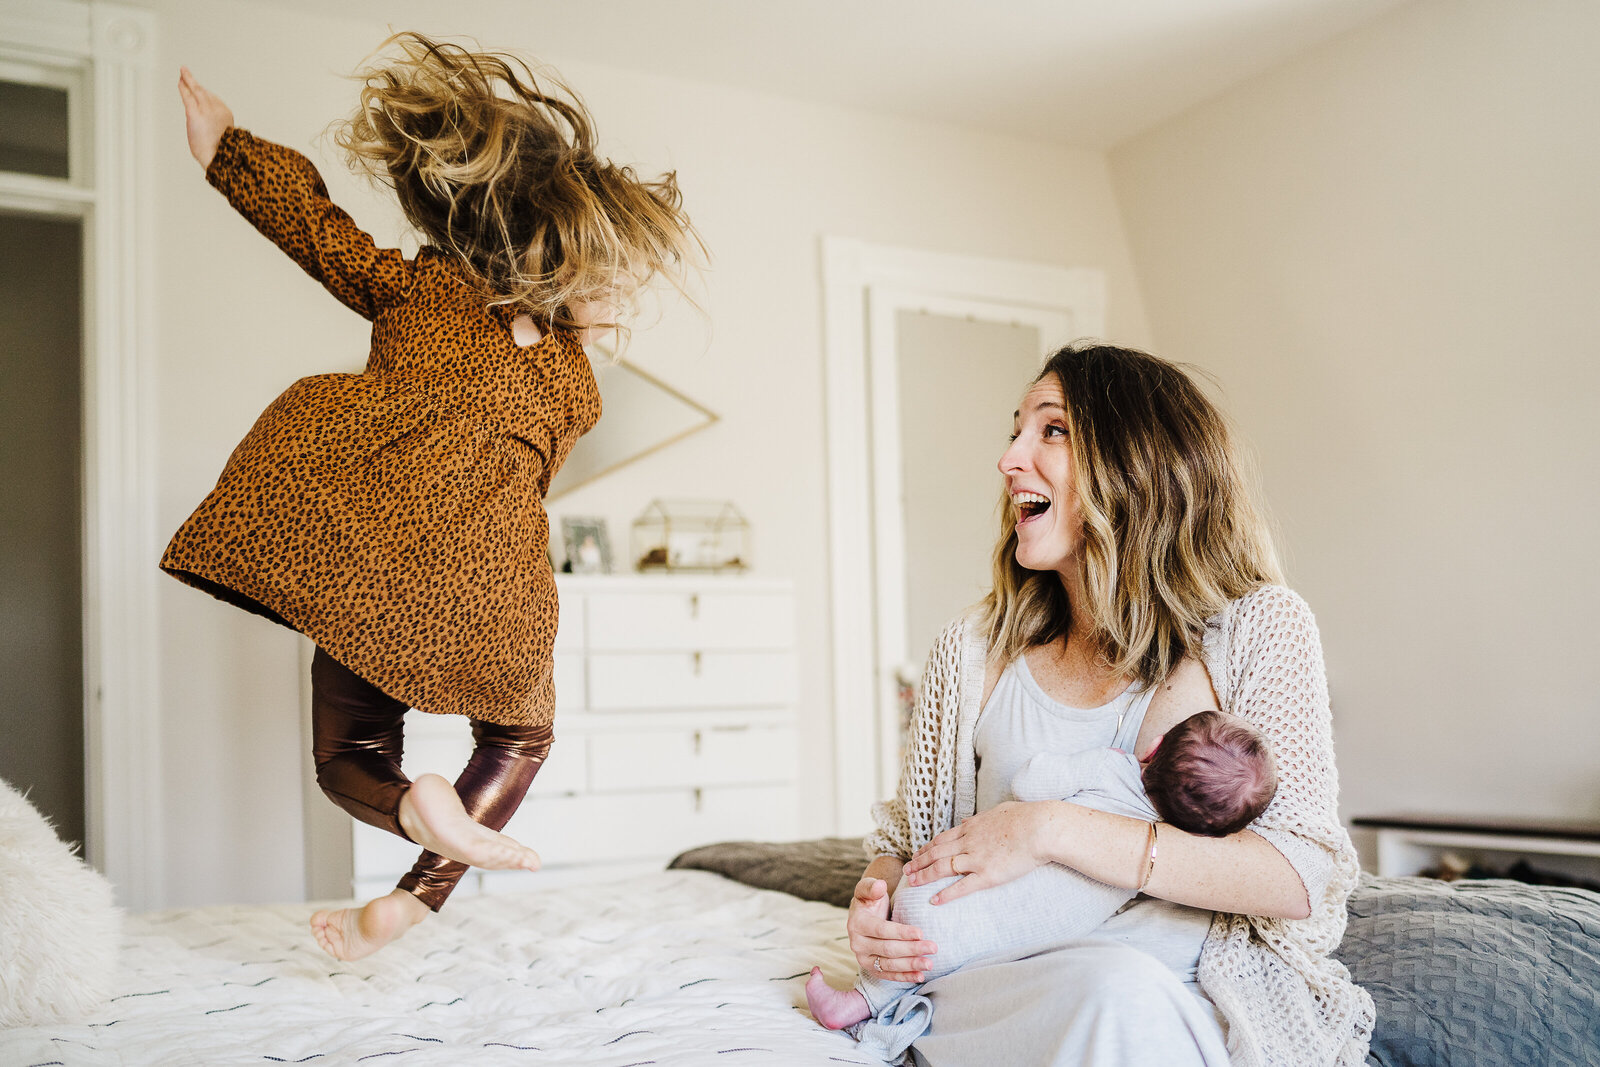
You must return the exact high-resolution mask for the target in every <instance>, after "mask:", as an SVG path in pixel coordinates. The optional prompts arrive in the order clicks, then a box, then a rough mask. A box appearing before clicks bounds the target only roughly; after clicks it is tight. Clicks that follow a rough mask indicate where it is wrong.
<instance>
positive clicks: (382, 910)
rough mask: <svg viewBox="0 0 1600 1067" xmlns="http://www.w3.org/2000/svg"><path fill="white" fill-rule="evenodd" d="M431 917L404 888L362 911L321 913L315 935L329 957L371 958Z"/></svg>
mask: <svg viewBox="0 0 1600 1067" xmlns="http://www.w3.org/2000/svg"><path fill="white" fill-rule="evenodd" d="M427 915H428V906H427V905H426V904H424V903H423V902H422V901H420V900H418V899H417V898H416V897H415V896H413V895H411V894H410V893H407V892H406V891H405V890H404V889H396V890H394V891H393V892H391V893H390V894H389V895H388V896H386V897H379V898H377V899H376V900H371V901H368V902H367V905H366V906H365V907H362V908H340V909H339V910H338V911H319V912H317V913H316V914H315V915H313V916H311V933H312V935H313V936H314V937H316V939H317V944H319V945H321V946H322V950H323V951H324V952H326V953H327V954H328V955H330V956H333V957H334V958H336V959H341V960H359V959H360V958H361V957H363V956H370V955H372V954H373V953H374V952H376V951H378V950H379V949H380V948H382V947H383V946H384V945H387V944H388V943H389V942H391V941H393V940H394V939H395V938H397V937H399V936H400V935H401V934H403V933H405V932H406V931H407V930H409V929H411V928H412V927H413V926H415V925H417V923H419V922H421V921H422V920H423V919H425V918H426V917H427Z"/></svg>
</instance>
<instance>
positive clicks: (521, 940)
mask: <svg viewBox="0 0 1600 1067" xmlns="http://www.w3.org/2000/svg"><path fill="white" fill-rule="evenodd" d="M312 910H313V909H312V907H311V905H284V906H277V907H223V908H204V909H189V910H181V911H169V912H157V913H152V914H149V915H141V916H133V917H130V918H129V920H128V922H127V929H126V935H125V945H124V949H123V953H122V963H123V974H122V978H121V992H120V994H119V996H118V997H117V999H115V1000H113V1001H112V1002H111V1004H110V1005H109V1006H108V1007H107V1008H106V1009H105V1011H103V1012H102V1013H101V1014H100V1015H98V1016H96V1017H95V1018H94V1019H93V1020H91V1021H89V1022H88V1023H86V1024H84V1025H77V1026H54V1027H42V1028H34V1029H18V1030H8V1031H0V1064H3V1065H4V1067H33V1065H41V1064H60V1065H64V1067H77V1065H79V1064H84V1065H98V1064H160V1065H163V1067H166V1065H179V1064H196V1065H204V1067H211V1065H215V1064H242V1063H251V1064H267V1063H313V1064H317V1065H319V1067H320V1065H325V1064H347V1063H367V1064H395V1065H404V1067H413V1065H421V1064H451V1065H454V1064H462V1063H470V1064H485V1065H487V1064H518V1065H528V1067H566V1065H569V1064H570V1065H576V1064H582V1065H585V1067H624V1065H635V1064H660V1065H669V1064H718V1065H728V1067H740V1065H746V1064H753V1065H763V1067H765V1065H777V1064H817V1065H829V1064H834V1063H855V1064H873V1065H878V1064H881V1063H882V1062H883V1061H881V1060H879V1059H877V1058H876V1057H873V1056H870V1055H868V1054H865V1053H863V1052H860V1051H858V1050H857V1048H856V1045H855V1042H853V1041H852V1040H850V1038H848V1037H846V1036H845V1035H843V1034H839V1033H830V1032H829V1031H826V1030H824V1029H823V1028H822V1027H820V1026H818V1025H817V1024H816V1023H815V1022H813V1021H812V1020H811V1017H810V1016H809V1015H807V1014H806V1013H805V1011H804V1005H805V994H804V990H803V988H802V986H803V984H804V981H805V976H806V974H807V972H808V971H809V969H810V967H811V965H812V964H813V963H818V962H820V963H821V964H822V965H823V970H824V971H825V972H826V973H827V974H828V975H829V977H830V978H831V979H833V980H834V981H835V982H836V983H844V982H846V981H847V980H848V979H850V978H851V977H853V975H854V969H855V968H854V963H853V961H852V959H851V957H850V955H849V951H848V948H847V947H846V944H845V941H844V913H843V912H842V911H841V910H840V909H838V908H834V907H832V906H830V905H827V904H817V903H811V902H807V901H802V900H799V899H797V898H795V897H791V896H789V895H787V894H784V893H776V892H770V891H765V890H758V889H750V888H748V887H746V886H742V885H739V884H737V883H735V882H731V881H728V880H727V879H724V878H722V877H721V876H719V875H714V874H707V873H705V872H701V871H662V872H660V873H656V874H651V875H647V876H644V877H641V878H636V879H632V880H629V881H625V882H614V883H605V884H600V885H574V886H567V887H564V888H559V889H547V890H539V889H534V890H531V891H529V892H527V893H519V894H515V895H503V896H481V897H470V898H466V899H456V900H452V901H451V902H450V904H449V905H448V906H446V908H445V909H444V911H443V912H441V913H440V914H439V915H436V916H433V917H431V918H430V919H429V920H428V921H426V922H424V923H423V924H422V925H420V926H418V927H417V928H416V929H415V930H413V931H411V932H410V933H408V934H407V935H406V936H405V937H404V938H403V939H401V940H400V941H397V942H395V943H394V944H392V945H390V946H389V947H388V948H386V949H384V950H383V951H382V952H380V953H378V954H377V955H375V956H373V957H371V958H369V959H366V960H362V961H359V962H357V963H340V962H338V961H337V960H334V959H331V958H330V957H328V956H326V955H324V954H323V953H322V951H321V950H320V949H318V948H317V946H316V944H315V942H313V941H312V939H311V935H310V933H309V931H308V928H307V925H306V920H307V919H308V918H309V916H310V914H311V912H312Z"/></svg>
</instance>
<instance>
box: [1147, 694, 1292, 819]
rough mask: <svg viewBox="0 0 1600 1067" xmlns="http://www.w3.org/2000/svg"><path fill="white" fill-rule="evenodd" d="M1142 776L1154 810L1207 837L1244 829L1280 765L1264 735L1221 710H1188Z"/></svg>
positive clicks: (1269, 793) (1266, 797) (1268, 795)
mask: <svg viewBox="0 0 1600 1067" xmlns="http://www.w3.org/2000/svg"><path fill="white" fill-rule="evenodd" d="M1143 778H1144V791H1145V792H1146V793H1147V794H1149V796H1150V803H1151V805H1152V806H1153V807H1154V808H1155V809H1156V813H1157V814H1159V815H1160V816H1161V817H1162V818H1163V819H1165V820H1166V821H1167V822H1169V823H1171V824H1172V825H1173V826H1176V827H1177V828H1178V829H1180V830H1184V831H1187V832H1188V833H1191V834H1204V835H1205V836H1207V837H1225V836H1227V835H1228V834H1231V833H1233V832H1234V831H1236V830H1243V829H1244V828H1245V827H1246V826H1249V825H1250V824H1251V823H1252V822H1254V821H1255V820H1256V817H1257V816H1259V815H1260V814H1261V813H1262V812H1263V811H1265V810H1266V809H1267V805H1268V804H1270V803H1272V797H1273V795H1274V794H1275V793H1277V791H1278V768H1277V764H1276V763H1275V762H1274V761H1273V759H1272V753H1271V752H1270V751H1269V750H1268V749H1267V742H1266V739H1265V738H1263V737H1262V736H1261V734H1260V733H1259V732H1257V731H1256V729H1255V728H1254V727H1252V726H1250V725H1249V724H1248V723H1246V722H1245V721H1244V720H1242V719H1239V718H1236V717H1234V716H1232V715H1224V714H1222V713H1221V712H1220V711H1202V712H1200V713H1199V714H1197V715H1191V716H1189V717H1188V718H1187V719H1184V720H1183V721H1182V722H1180V723H1179V724H1178V725H1176V726H1174V727H1173V728H1172V729H1170V730H1168V731H1167V734H1166V736H1165V737H1164V738H1163V739H1162V741H1161V744H1160V746H1159V747H1157V748H1156V751H1155V755H1154V756H1152V757H1151V758H1150V762H1149V763H1148V764H1146V765H1145V768H1144V775H1143Z"/></svg>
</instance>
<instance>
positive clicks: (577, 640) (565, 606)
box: [556, 595, 588, 653]
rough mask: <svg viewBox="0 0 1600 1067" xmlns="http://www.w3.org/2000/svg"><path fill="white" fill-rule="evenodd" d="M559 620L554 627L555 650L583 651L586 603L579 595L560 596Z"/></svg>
mask: <svg viewBox="0 0 1600 1067" xmlns="http://www.w3.org/2000/svg"><path fill="white" fill-rule="evenodd" d="M560 605H561V606H560V612H561V616H560V618H561V621H560V624H559V625H558V626H557V627H556V651H557V652H563V651H565V652H578V653H582V652H583V634H584V630H585V621H584V620H585V618H586V616H587V614H588V613H587V607H588V605H587V604H586V603H585V602H584V599H583V597H582V596H581V595H574V596H571V597H561V598H560Z"/></svg>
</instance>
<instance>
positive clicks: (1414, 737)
mask: <svg viewBox="0 0 1600 1067" xmlns="http://www.w3.org/2000/svg"><path fill="white" fill-rule="evenodd" d="M1597 41H1600V6H1596V5H1594V4H1592V3H1586V2H1581V0H1541V2H1539V3H1532V4H1529V3H1516V2H1512V0H1494V2H1485V0H1457V2H1433V3H1421V4H1416V5H1413V6H1408V7H1406V8H1404V9H1402V10H1400V11H1399V12H1397V13H1395V14H1394V15H1391V16H1389V17H1387V18H1385V19H1383V20H1381V21H1379V22H1377V23H1374V24H1371V25H1370V26H1369V27H1367V28H1365V29H1362V30H1359V31H1357V32H1355V33H1353V34H1351V35H1348V36H1346V37H1344V38H1341V39H1339V40H1337V41H1335V42H1333V43H1331V44H1329V45H1327V46H1325V47H1323V48H1320V49H1318V50H1317V51H1315V52H1313V53H1311V54H1309V55H1307V56H1306V57H1303V58H1302V59H1300V60H1297V61H1295V62H1293V63H1290V64H1288V65H1286V66H1284V67H1282V68H1280V69H1279V70H1277V71H1275V72H1272V73H1270V74H1268V75H1265V76H1262V77H1260V78H1257V79H1254V80H1252V81H1250V82H1248V83H1246V84H1244V85H1241V86H1239V87H1237V88H1235V89H1234V90H1232V91H1230V92H1228V93H1226V94H1225V95H1223V96H1222V97H1220V98H1219V99H1216V100H1214V101H1212V102H1210V103H1207V104H1205V105H1204V106H1201V107H1198V108H1196V109H1194V110H1192V111H1191V112H1189V113H1187V114H1185V115H1183V116H1180V117H1179V118H1177V119H1175V120H1173V121H1171V122H1168V123H1166V124H1164V125H1163V126H1161V127H1159V128H1157V129H1155V130H1153V131H1150V132H1149V133H1147V134H1145V135H1142V136H1140V137H1138V138H1136V139H1134V140H1133V141H1131V142H1129V143H1126V144H1124V145H1121V146H1118V147H1117V148H1116V149H1115V150H1114V151H1113V152H1112V154H1111V165H1112V172H1113V175H1114V180H1115V183H1116V188H1117V194H1118V198H1119V200H1120V202H1121V204H1122V208H1123V211H1124V213H1125V217H1126V220H1127V226H1128V231H1129V236H1130V241H1131V243H1132V245H1133V248H1134V256H1135V261H1136V263H1137V264H1138V268H1139V273H1140V280H1141V282H1142V285H1143V292H1144V295H1145V298H1146V301H1147V307H1148V309H1149V318H1150V325H1151V332H1152V334H1153V335H1154V338H1155V343H1156V346H1157V350H1158V351H1161V352H1163V353H1165V354H1167V355H1170V356H1174V357H1177V358H1181V359H1187V360H1192V361H1194V362H1197V363H1199V364H1201V365H1203V366H1204V367H1206V368H1208V369H1209V370H1211V371H1213V372H1214V373H1216V374H1217V375H1218V376H1219V377H1220V379H1221V381H1222V383H1223V386H1224V391H1225V396H1226V403H1227V405H1228V407H1229V408H1230V409H1231V410H1232V412H1233V413H1234V414H1235V415H1236V417H1237V419H1238V421H1239V422H1240V423H1241V424H1242V426H1243V429H1244V431H1245V433H1246V435H1247V436H1248V437H1249V438H1251V439H1253V441H1254V443H1255V445H1256V446H1257V448H1258V449H1259V451H1260V453H1261V454H1262V460H1263V468H1264V473H1265V479H1266V488H1267V495H1268V497H1269V500H1270V502H1271V504H1272V505H1273V506H1274V509H1275V510H1276V513H1277V515H1278V516H1279V518H1280V519H1281V521H1282V525H1283V533H1284V542H1285V543H1286V545H1287V548H1288V563H1289V571H1290V577H1291V581H1292V583H1293V584H1294V585H1296V586H1297V587H1298V588H1299V590H1300V591H1301V592H1302V593H1303V594H1304V595H1305V596H1306V598H1307V599H1308V600H1309V601H1310V603H1311V605H1312V607H1313V609H1315V611H1316V612H1317V617H1318V620H1319V622H1320V624H1321V627H1322V634H1323V640H1324V644H1325V648H1326V652H1327V657H1328V664H1329V677H1330V682H1331V688H1332V696H1333V701H1334V711H1335V732H1336V737H1337V742H1338V746H1339V762H1340V767H1341V771H1342V775H1343V785H1344V795H1343V811H1344V813H1345V814H1346V815H1347V816H1349V815H1360V814H1372V813H1379V812H1383V811H1387V810H1394V809H1424V810H1433V811H1444V812H1459V813H1470V812H1495V813H1506V814H1512V815H1518V814H1521V815H1549V816H1571V817H1580V816H1593V815H1595V814H1597V813H1600V777H1597V774H1596V767H1597V765H1600V730H1597V729H1596V728H1595V726H1594V721H1595V712H1596V710H1597V707H1600V698H1597V697H1596V688H1595V682H1594V677H1593V675H1594V672H1593V670H1592V667H1593V665H1594V663H1595V662H1596V654H1595V643H1596V638H1597V637H1600V632H1597V631H1600V627H1597V625H1596V623H1595V604H1596V602H1597V600H1600V568H1597V566H1596V564H1595V559H1594V542H1595V530H1596V528H1597V526H1600V478H1597V476H1596V470H1597V469H1600V419H1597V417H1596V416H1597V405H1596V401H1597V400H1600V360H1597V355H1600V316H1597V315H1596V314H1595V306H1596V294H1597V293H1600V198H1597V197H1596V195H1595V190H1596V189H1600V138H1597V136H1596V133H1597V127H1596V110H1595V102H1596V101H1597V100H1600V66H1597V65H1596V64H1595V62H1594V46H1595V43H1596V42H1597Z"/></svg>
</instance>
